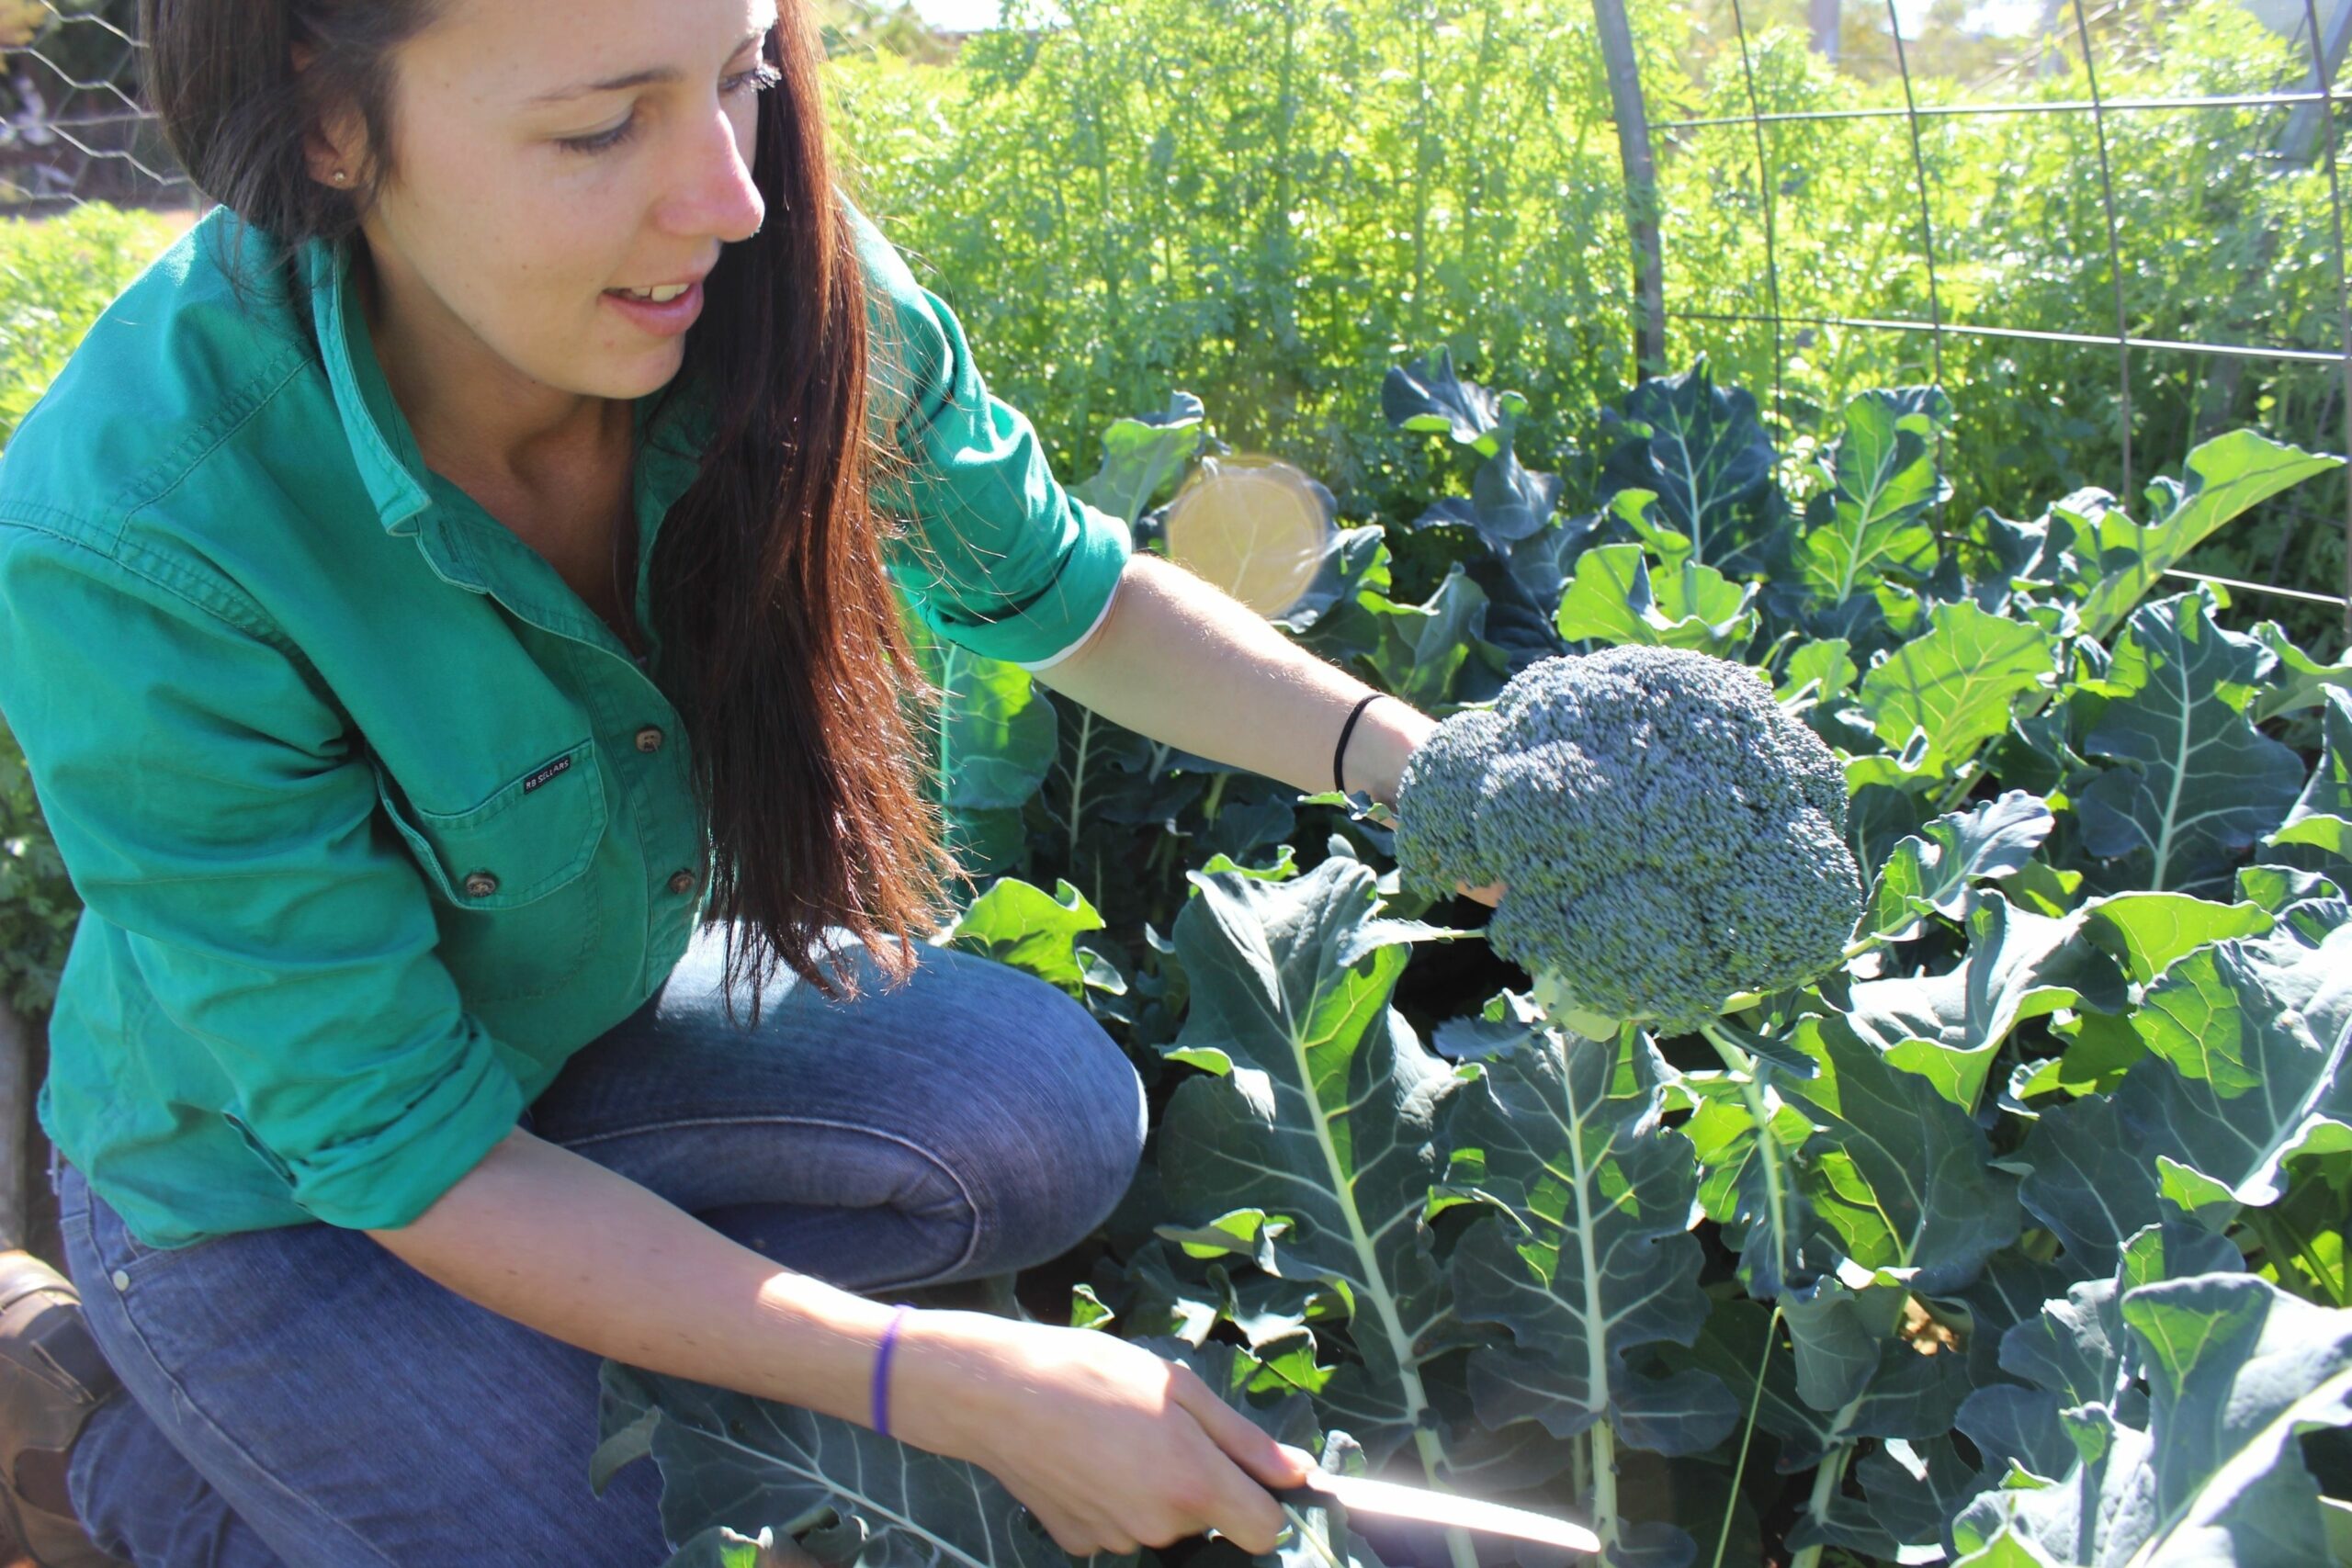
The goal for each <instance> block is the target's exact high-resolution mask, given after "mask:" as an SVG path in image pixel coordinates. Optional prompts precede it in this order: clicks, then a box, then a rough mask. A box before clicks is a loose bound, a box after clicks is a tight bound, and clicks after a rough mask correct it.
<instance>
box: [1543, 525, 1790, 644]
mask: <svg viewBox="0 0 2352 1568" xmlns="http://www.w3.org/2000/svg"><path fill="white" fill-rule="evenodd" d="M1755 596H1756V591H1755V589H1754V588H1753V587H1742V586H1740V585H1738V584H1736V583H1734V582H1732V581H1729V580H1728V579H1726V578H1725V577H1724V574H1723V573H1722V572H1720V571H1717V570H1715V569H1714V568H1713V567H1711V566H1703V565H1701V564H1699V563H1698V562H1696V561H1685V562H1683V563H1682V565H1681V566H1680V567H1679V568H1677V569H1676V570H1672V571H1661V572H1658V573H1656V574H1655V575H1654V574H1653V573H1652V572H1651V570H1650V563H1649V559H1648V558H1647V557H1646V556H1645V555H1644V553H1643V548H1642V547H1641V546H1639V545H1597V546H1595V547H1592V548H1591V549H1589V550H1587V551H1585V552H1584V554H1582V555H1580V556H1578V557H1577V570H1576V576H1575V577H1574V578H1572V579H1570V580H1569V582H1568V586H1567V589H1566V592H1563V593H1562V594H1561V595H1560V608H1559V612H1558V615H1557V617H1556V620H1555V624H1556V626H1557V627H1558V629H1559V633H1560V635H1561V636H1562V637H1566V638H1567V639H1568V640H1569V641H1571V642H1577V641H1584V640H1587V639H1594V640H1598V641H1600V642H1606V643H1634V644H1638V645H1640V646H1642V647H1645V648H1688V649H1697V650H1698V651H1699V652H1701V653H1712V654H1713V655H1715V656H1716V657H1717V658H1723V657H1726V656H1728V655H1729V654H1730V653H1731V652H1732V651H1733V650H1734V649H1737V648H1740V647H1742V646H1744V645H1745V644H1746V643H1747V639H1748V638H1749V637H1752V636H1754V635H1755V631H1756V615H1755V612H1754V610H1753V609H1752V608H1751V607H1750V606H1751V604H1752V603H1753V601H1754V599H1755Z"/></svg>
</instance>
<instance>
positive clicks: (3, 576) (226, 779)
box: [0, 522, 523, 1228]
mask: <svg viewBox="0 0 2352 1568" xmlns="http://www.w3.org/2000/svg"><path fill="white" fill-rule="evenodd" d="M199 600H201V601H203V602H201V603H199V602H198V601H199ZM0 715H5V716H6V720H7V722H8V725H9V727H10V728H12V729H13V730H14V731H15V732H16V736H17V741H18V743H19V744H20V745H21V747H22V748H23V750H24V754H25V758H26V761H27V763H28V766H29V768H30V770H31V773H32V780H33V787H34V791H35V794H36V795H37V797H38V799H39V800H40V806H41V809H42V813H43V816H44V818H45V819H46V821H47V822H48V825H49V828H50V830H51V833H52V834H53V835H54V836H55V838H56V840H57V847H58V850H59V852H60V853H61V854H62V856H63V858H64V862H65V865H66V869H67V872H68V874H69V875H70V876H71V878H72V881H73V884H74V888H75V890H76V891H77V892H79V893H80V895H81V897H82V899H83V901H84V903H85V906H86V909H87V913H86V914H85V917H84V918H85V919H88V918H90V917H91V916H96V917H97V918H100V919H104V920H106V921H107V922H109V923H110V924H111V925H113V926H115V927H117V928H119V930H120V931H121V932H122V933H123V940H124V941H125V942H126V943H127V946H128V951H129V953H130V957H131V960H132V962H133V963H134V964H135V965H136V968H137V972H138V973H139V975H140V976H141V978H142V979H143V981H144V982H145V984H146V986H147V987H149V989H150V990H151V991H152V994H153V1003H154V1007H155V1008H156V1009H157V1010H160V1012H161V1014H162V1016H163V1017H164V1019H166V1020H168V1021H169V1022H170V1023H171V1024H172V1025H173V1026H174V1028H175V1030H176V1031H177V1032H178V1033H179V1035H181V1036H184V1037H185V1040H186V1041H187V1042H190V1043H192V1044H190V1045H188V1046H187V1047H182V1046H181V1045H180V1044H179V1043H177V1042H175V1043H173V1044H172V1045H171V1047H170V1048H171V1049H173V1050H175V1051H180V1050H186V1051H187V1052H190V1053H194V1052H201V1053H202V1054H203V1055H205V1056H209V1059H210V1061H211V1063H213V1064H215V1065H217V1067H218V1072H219V1076H220V1078H222V1079H224V1080H225V1082H226V1085H227V1089H226V1090H225V1093H226V1095H227V1096H228V1097H229V1098H230V1099H231V1100H232V1104H231V1105H230V1106H228V1107H227V1108H226V1109H227V1111H229V1112H230V1113H232V1114H233V1115H234V1116H235V1117H236V1119H237V1120H238V1122H241V1123H242V1124H243V1130H244V1134H245V1137H246V1140H247V1142H248V1143H251V1144H254V1145H257V1146H258V1152H259V1153H261V1154H262V1155H263V1156H265V1157H266V1159H267V1160H268V1161H269V1162H270V1163H271V1164H272V1165H273V1166H275V1167H277V1168H278V1170H279V1172H280V1174H281V1176H282V1177H283V1178H284V1179H285V1180H286V1181H287V1183H288V1188H289V1195H290V1197H291V1199H292V1201H294V1203H296V1204H297V1205H298V1206H299V1207H300V1208H301V1209H303V1210H304V1211H306V1212H307V1213H310V1214H311V1215H313V1216H314V1217H316V1218H318V1219H320V1220H323V1221H326V1222H328V1223H330V1224H337V1225H344V1226H349V1227H354V1228H391V1227H397V1226H400V1225H403V1224H407V1223H408V1222H409V1221H411V1220H413V1219H414V1218H416V1217H417V1216H418V1215H419V1214H421V1213H424V1210H426V1209H427V1208H429V1207H431V1206H432V1204H433V1202H434V1201H435V1199H436V1198H438V1197H439V1196H440V1195H441V1193H442V1192H444V1191H445V1190H447V1189H448V1188H449V1187H450V1186H452V1185H453V1184H455V1183H456V1181H457V1180H458V1179H459V1178H460V1177H461V1176H463V1175H464V1174H465V1173H466V1172H467V1171H469V1170H470V1169H471V1168H473V1167H474V1166H475V1165H476V1164H477V1163H478V1162H479V1161H480V1160H481V1157H482V1156H483V1155H484V1154H486V1153H487V1152H488V1151H489V1149H490V1148H491V1147H492V1145H495V1144H496V1143H497V1142H498V1141H499V1140H500V1139H501V1138H502V1137H503V1136H504V1135H505V1134H506V1133H507V1132H508V1131H509V1130H510V1129H511V1128H512V1127H513V1126H514V1124H515V1120H516V1118H517V1117H518V1116H519V1115H520V1114H521V1111H522V1107H523V1093H522V1089H521V1087H520V1085H519V1084H518V1082H517V1081H516V1079H515V1075H514V1073H513V1071H512V1070H511V1069H509V1068H508V1067H507V1066H505V1065H504V1064H503V1062H502V1061H501V1060H500V1057H499V1054H498V1049H497V1047H496V1046H495V1044H494V1043H493V1042H492V1039H491V1038H490V1036H489V1035H488V1034H487V1033H486V1032H485V1031H484V1030H483V1029H482V1027H481V1024H480V1023H479V1022H478V1021H476V1020H475V1019H474V1018H473V1017H472V1016H471V1015H469V1013H467V1012H466V1011H465V1010H463V1009H462V1008H461V1006H460V1004H459V998H458V989H457V987H456V984H455V982H454V980H453V979H452V977H451V976H450V975H449V972H448V970H447V968H446V967H445V966H444V965H443V964H442V963H441V961H440V960H439V958H438V957H437V956H436V955H435V951H434V949H435V945H436V942H437V932H436V927H435V919H434V913H433V905H432V902H431V897H430V895H429V894H428V893H427V891H426V888H425V886H424V880H423V877H422V875H421V874H420V873H419V871H418V869H417V867H416V865H415V863H414V862H413V861H412V860H410V859H409V858H408V856H407V855H406V853H405V852H403V851H401V849H400V848H399V847H398V846H397V842H396V841H395V840H390V839H389V838H388V837H387V836H386V835H383V834H379V833H378V832H377V831H376V829H375V827H374V826H373V818H374V814H375V808H376V805H377V792H376V786H375V783H374V777H373V773H372V770H371V769H370V768H369V767H368V762H367V760H366V758H365V756H364V755H355V754H354V751H355V750H356V748H355V747H354V746H353V745H352V743H351V739H350V737H349V736H348V734H347V729H346V726H345V722H344V720H343V719H342V717H341V716H340V715H339V713H338V711H337V709H336V707H335V705H334V703H333V702H332V700H331V698H330V697H329V696H328V695H327V694H326V693H325V691H324V690H323V688H322V684H321V682H319V680H318V677H317V675H316V672H315V671H312V670H311V669H310V667H309V665H308V663H307V662H306V661H305V660H301V659H300V655H299V654H298V653H296V652H295V651H294V650H292V649H290V648H286V647H281V646H279V645H278V644H277V641H276V640H274V639H273V637H271V636H270V635H268V632H267V628H266V627H265V626H262V625H260V624H259V623H258V615H257V613H256V614H253V615H249V614H247V613H246V611H245V609H244V607H243V605H242V604H241V603H240V602H239V601H238V600H237V599H236V597H235V596H234V595H233V593H232V592H231V591H229V590H228V589H227V588H226V587H225V585H207V584H202V583H196V582H188V583H184V584H183V583H176V582H175V585H174V586H171V587H166V586H164V584H163V583H162V582H159V581H154V580H153V579H152V578H151V576H150V575H149V574H147V573H146V572H145V571H143V570H134V569H132V568H130V567H126V566H124V565H122V564H121V563H119V562H118V561H116V560H113V559H111V558H108V557H107V556H106V555H104V554H101V553H100V552H98V551H97V550H96V549H92V548H89V547H85V546H83V545H81V544H79V543H76V542H74V541H73V540H71V539H68V538H66V537H63V536H59V535H56V534H51V533H50V532H47V531H45V530H41V529H35V528H27V527H23V526H17V525H9V524H7V523H5V522H0ZM156 1048H162V1047H156ZM195 1060H196V1062H197V1065H198V1066H199V1067H200V1066H201V1065H202V1057H201V1056H198V1057H196V1058H195Z"/></svg>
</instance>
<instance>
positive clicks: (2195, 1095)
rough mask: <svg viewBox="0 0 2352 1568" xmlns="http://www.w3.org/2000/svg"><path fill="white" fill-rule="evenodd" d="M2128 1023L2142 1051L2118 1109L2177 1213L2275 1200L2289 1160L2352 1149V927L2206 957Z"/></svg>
mask: <svg viewBox="0 0 2352 1568" xmlns="http://www.w3.org/2000/svg"><path fill="white" fill-rule="evenodd" d="M2131 1022H2132V1027H2133V1028H2135V1029H2137V1030H2138V1031H2139V1032H2140V1036H2141V1038H2142V1039H2143V1040H2144V1041H2145V1042H2146V1043H2147V1045H2148V1049H2149V1052H2150V1055H2149V1056H2148V1058H2146V1059H2144V1060H2143V1061H2141V1062H2140V1063H2139V1064H2138V1065H2137V1066H2133V1067H2132V1068H2131V1071H2130V1072H2129V1073H2128V1074H2126V1075H2125V1077H2124V1079H2123V1083H2122V1086H2121V1087H2120V1088H2119V1089H2117V1090H2116V1092H2115V1105H2116V1110H2117V1111H2118V1112H2119V1114H2120V1116H2121V1117H2122V1119H2123V1121H2124V1122H2125V1123H2126V1124H2127V1125H2128V1126H2129V1127H2130V1128H2131V1134H2132V1136H2131V1140H2130V1145H2131V1147H2132V1148H2133V1149H2134V1150H2136V1151H2137V1153H2138V1156H2139V1157H2140V1158H2143V1159H2150V1158H2153V1159H2154V1161H2155V1162H2156V1165H2157V1168H2158V1170H2159V1172H2160V1174H2161V1183H2162V1190H2163V1191H2164V1193H2165V1196H2166V1197H2168V1198H2170V1199H2172V1200H2173V1201H2175V1202H2177V1203H2178V1204H2179V1205H2180V1206H2181V1207H2182V1208H2184V1209H2188V1210H2189V1211H2191V1212H2192V1213H2193V1212H2196V1211H2198V1210H2200V1209H2204V1208H2207V1207H2210V1206H2213V1205H2217V1204H2235V1203H2253V1204H2257V1205H2261V1204H2267V1203H2272V1202H2275V1201H2278V1197H2279V1194H2280V1192H2281V1191H2282V1190H2283V1187H2284V1179H2283V1175H2282V1168H2283V1166H2284V1164H2285V1162H2286V1161H2287V1160H2289V1159H2290V1158H2292V1157H2294V1156H2297V1155H2299V1154H2322V1153H2326V1152H2329V1151H2331V1150H2336V1149H2345V1148H2352V1063H2347V1060H2346V1057H2347V1055H2352V924H2340V925H2337V926H2335V928H2334V929H2333V930H2330V931H2325V932H2324V934H2319V935H2316V936H2315V935H2314V934H2313V933H2312V932H2311V931H2307V930H2305V929H2303V928H2302V927H2301V926H2300V925H2298V924H2295V923H2292V922H2289V923H2283V924H2281V925H2280V926H2279V927H2278V930H2276V931H2272V932H2271V933H2270V934H2269V935H2268V936H2267V937H2265V938H2261V939H2258V940H2257V939H2254V938H2237V939H2233V940H2231V941H2228V942H2219V943H2217V944H2215V945H2213V946H2211V947H2208V948H2201V949H2199V951H2197V952H2195V953H2190V954H2189V955H2188V957H2186V958H2183V959H2181V960H2180V961H2179V962H2177V963H2176V964H2173V966H2172V967H2171V968H2169V969H2167V970H2166V971H2165V974H2164V976H2163V977H2162V978H2161V979H2159V980H2158V981H2157V982H2156V983H2155V984H2154V985H2153V986H2151V987H2149V988H2148V991H2147V995H2146V997H2145V998H2144V1000H2143V1004H2142V1006H2141V1007H2140V1009H2139V1010H2137V1011H2136V1012H2134V1013H2133V1014H2132V1017H2131ZM2227 1212H2228V1211H2227V1210H2224V1211H2223V1213H2224V1214H2226V1213H2227Z"/></svg>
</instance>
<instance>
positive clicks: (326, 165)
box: [291, 42, 367, 191]
mask: <svg viewBox="0 0 2352 1568" xmlns="http://www.w3.org/2000/svg"><path fill="white" fill-rule="evenodd" d="M291 52H292V56H293V63H294V72H295V74H297V75H300V73H302V72H304V71H306V70H308V69H309V68H310V64H311V61H312V60H314V59H316V58H317V55H318V51H317V50H316V49H314V48H313V47H312V46H311V45H310V44H307V43H299V42H298V43H296V44H294V45H293V46H292V50H291ZM302 162H303V165H304V167H305V168H307V169H308V170H309V172H310V175H311V178H312V179H314V180H316V181H317V182H318V183H319V184H321V185H322V186H327V187H328V188H329V189H332V190H344V191H349V190H356V189H357V188H358V187H359V185H360V180H361V175H362V173H363V171H364V170H365V168H366V166H367V137H366V136H365V135H364V134H363V133H362V132H361V130H360V127H359V121H358V117H357V116H356V115H353V114H351V113H349V112H348V111H341V112H338V113H336V114H334V115H330V116H327V117H325V118H323V120H322V121H321V122H318V123H314V124H312V125H311V129H310V130H307V131H305V132H304V133H303V136H302ZM337 175H340V176H342V177H341V178H337V177H336V176H337Z"/></svg>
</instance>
